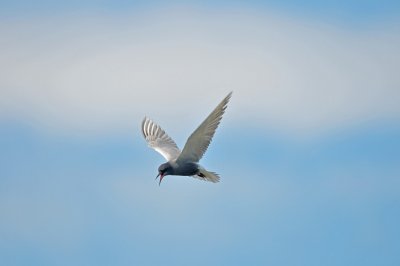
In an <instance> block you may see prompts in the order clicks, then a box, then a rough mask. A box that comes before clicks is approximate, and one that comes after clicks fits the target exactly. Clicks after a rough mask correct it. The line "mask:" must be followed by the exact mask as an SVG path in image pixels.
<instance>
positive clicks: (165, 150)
mask: <svg viewBox="0 0 400 266" xmlns="http://www.w3.org/2000/svg"><path fill="white" fill-rule="evenodd" d="M142 133H143V136H144V138H145V139H146V141H147V144H148V145H149V147H151V148H153V149H154V150H156V151H157V152H159V153H160V154H161V155H162V156H163V157H164V158H165V159H167V161H171V160H174V159H176V158H178V156H179V154H180V153H181V151H180V150H179V148H178V146H176V143H175V141H173V140H172V139H171V138H170V137H169V136H168V135H167V133H165V131H164V130H163V129H162V128H161V127H160V126H159V125H157V124H156V123H154V122H153V121H151V120H150V119H149V118H147V117H145V118H144V119H143V121H142Z"/></svg>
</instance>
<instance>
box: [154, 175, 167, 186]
mask: <svg viewBox="0 0 400 266" xmlns="http://www.w3.org/2000/svg"><path fill="white" fill-rule="evenodd" d="M164 176H165V175H164V174H160V173H158V175H157V176H156V180H157V178H158V177H160V181H159V182H158V185H161V181H162V180H163V178H164Z"/></svg>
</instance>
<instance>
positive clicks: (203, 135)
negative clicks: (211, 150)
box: [177, 92, 232, 162]
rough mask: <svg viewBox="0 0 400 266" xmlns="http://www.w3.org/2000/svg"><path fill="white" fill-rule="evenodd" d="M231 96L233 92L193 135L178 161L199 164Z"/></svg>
mask: <svg viewBox="0 0 400 266" xmlns="http://www.w3.org/2000/svg"><path fill="white" fill-rule="evenodd" d="M231 96H232V92H230V93H229V94H228V95H227V96H226V97H225V98H224V99H223V100H222V102H221V103H220V104H218V106H217V107H216V108H215V109H214V111H212V113H211V114H210V115H209V116H208V117H207V118H206V120H204V122H203V123H201V125H200V126H199V127H198V128H197V129H196V130H195V131H194V132H193V133H192V135H190V137H189V138H188V140H187V141H186V144H185V147H184V148H183V150H182V153H181V155H180V156H179V157H178V159H177V161H190V162H198V161H199V160H200V159H201V157H203V154H204V153H205V152H206V150H207V148H208V146H209V145H210V142H211V140H212V138H213V136H214V133H215V130H216V129H217V127H218V125H219V123H220V121H221V119H222V115H223V114H224V112H225V109H226V107H227V104H228V102H229V99H230V98H231Z"/></svg>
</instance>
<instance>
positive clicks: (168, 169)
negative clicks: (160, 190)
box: [156, 163, 172, 185]
mask: <svg viewBox="0 0 400 266" xmlns="http://www.w3.org/2000/svg"><path fill="white" fill-rule="evenodd" d="M170 174H172V166H171V164H170V163H163V164H162V165H160V167H158V175H157V177H156V180H157V178H158V177H160V181H159V183H158V185H160V184H161V181H162V180H163V178H164V176H166V175H170Z"/></svg>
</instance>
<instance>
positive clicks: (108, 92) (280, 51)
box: [0, 10, 400, 132]
mask: <svg viewBox="0 0 400 266" xmlns="http://www.w3.org/2000/svg"><path fill="white" fill-rule="evenodd" d="M2 24H3V25H2V26H1V27H0V34H1V36H2V40H3V41H2V42H1V44H0V47H1V49H0V76H1V78H0V106H1V108H0V112H1V114H2V115H3V116H20V117H22V118H25V119H32V120H34V121H35V123H38V124H43V125H45V126H46V127H49V128H58V129H61V130H65V129H67V130H69V129H73V130H76V129H80V130H82V131H92V130H94V131H97V130H99V129H101V130H102V131H103V130H108V129H110V128H113V129H114V128H115V129H124V128H132V125H134V126H135V127H136V126H137V124H138V123H139V122H140V119H141V117H142V116H144V115H149V116H151V117H153V118H154V119H155V120H156V121H160V122H161V124H166V125H168V124H169V125H170V127H171V128H174V124H173V123H174V121H173V118H175V117H176V116H180V117H181V118H182V119H183V121H184V123H185V128H187V127H189V128H191V127H192V128H194V127H195V126H196V125H197V123H198V122H199V121H201V120H202V119H203V118H204V116H205V115H207V114H208V112H209V111H210V110H211V109H212V108H213V107H214V105H215V104H216V103H217V102H218V101H219V100H220V99H222V98H223V97H224V96H225V94H227V92H229V91H230V90H233V91H234V97H233V99H232V104H231V106H230V110H229V112H230V116H229V117H230V118H227V119H229V120H230V121H232V122H233V121H235V122H238V123H239V122H240V121H243V120H250V123H254V124H257V123H261V124H263V125H268V127H277V128H284V129H289V130H293V129H295V130H297V131H307V132H308V131H309V130H314V129H321V128H325V127H332V126H333V127H336V126H342V125H347V124H349V123H352V122H354V121H357V120H368V119H379V118H393V117H395V118H396V119H398V118H399V115H400V107H399V106H400V105H399V104H398V103H399V102H400V77H399V75H398V73H397V72H398V69H400V48H399V47H400V37H399V36H398V34H397V33H398V30H399V29H398V27H397V26H391V27H390V26H389V25H387V26H385V25H380V26H379V27H377V28H369V29H361V30H360V29H358V30H357V29H354V28H353V29H344V28H335V27H332V26H329V25H323V24H319V23H317V22H315V21H314V22H311V21H304V20H301V19H294V18H291V19H290V18H287V17H282V16H281V17H279V16H273V15H271V14H261V13H255V12H253V13H251V12H236V13H235V12H231V13H226V14H221V13H218V14H212V13H201V12H194V11H191V12H188V11H187V10H186V13H185V12H179V11H177V10H174V11H171V10H169V11H164V12H161V11H154V12H153V13H151V12H149V13H146V14H142V15H141V16H136V15H132V17H131V18H127V17H124V18H117V17H90V16H89V17H84V16H79V17H64V18H45V19H36V20H28V21H19V22H17V21H8V23H7V24H6V23H2ZM183 110H186V111H183ZM192 118H195V121H194V122H190V120H191V119H192ZM190 123H193V124H190Z"/></svg>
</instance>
